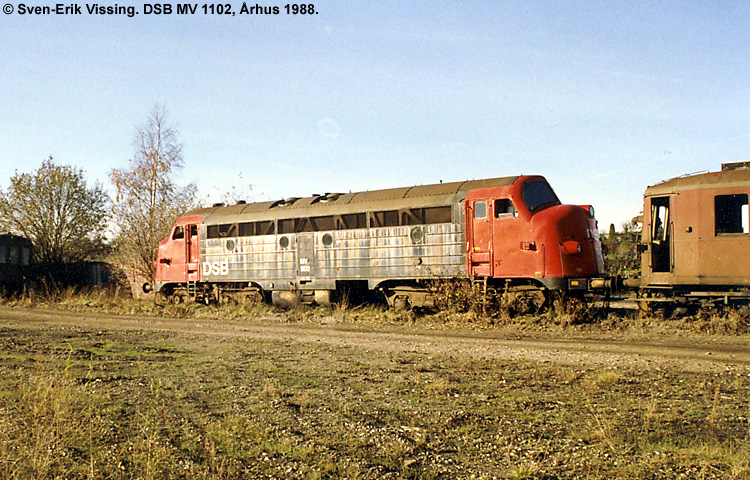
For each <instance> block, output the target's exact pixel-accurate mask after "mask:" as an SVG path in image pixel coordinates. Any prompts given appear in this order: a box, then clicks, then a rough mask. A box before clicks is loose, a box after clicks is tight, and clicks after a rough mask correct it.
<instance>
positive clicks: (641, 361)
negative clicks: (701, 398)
mask: <svg viewBox="0 0 750 480" xmlns="http://www.w3.org/2000/svg"><path fill="white" fill-rule="evenodd" d="M0 325H2V326H3V327H11V328H22V329H44V328H46V327H50V328H53V327H61V326H63V327H64V326H67V327H78V328H86V329H98V330H143V331H152V332H172V333H175V334H182V335H188V334H189V335H200V336H205V337H235V338H244V339H258V340H274V341H293V342H300V343H313V344H315V343H322V344H327V345H332V346H338V347H356V348H363V349H368V350H373V351H381V352H414V353H420V354H424V355H436V354H441V355H447V354H449V355H457V356H461V357H467V358H474V359H482V358H495V359H508V360H514V359H522V360H531V361H540V362H552V363H560V364H567V365H581V366H595V367H596V366H620V367H646V366H649V365H650V366H671V367H678V368H680V369H682V370H684V371H689V372H720V371H725V370H727V369H732V370H734V369H738V370H748V371H750V337H747V336H722V335H685V334H679V335H677V334H675V335H672V336H668V335H665V334H659V336H658V338H647V337H646V336H645V335H644V334H640V333H636V334H633V333H630V334H616V333H612V334H606V335H604V334H599V333H585V332H574V331H565V332H549V331H519V330H517V329H514V328H505V329H503V328H499V329H490V330H487V329H485V330H473V329H468V328H466V329H457V328H450V329H444V328H441V329H435V328H428V329H425V328H424V327H422V326H408V325H407V326H394V325H385V326H384V325H372V324H365V325H354V324H343V323H338V322H336V321H334V320H330V321H329V320H328V319H323V320H322V321H321V322H320V323H317V324H314V323H285V322H284V319H283V315H279V316H276V317H269V318H256V319H248V320H242V321H221V322H217V321H213V320H195V319H178V318H160V317H133V316H108V315H103V314H96V313H93V314H92V313H79V312H67V311H58V310H51V311H50V310H48V311H44V310H24V309H15V308H5V307H0Z"/></svg>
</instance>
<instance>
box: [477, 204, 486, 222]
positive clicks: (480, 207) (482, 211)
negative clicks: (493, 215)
mask: <svg viewBox="0 0 750 480" xmlns="http://www.w3.org/2000/svg"><path fill="white" fill-rule="evenodd" d="M474 218H487V202H474Z"/></svg>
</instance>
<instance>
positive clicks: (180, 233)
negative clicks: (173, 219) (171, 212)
mask: <svg viewBox="0 0 750 480" xmlns="http://www.w3.org/2000/svg"><path fill="white" fill-rule="evenodd" d="M182 238H185V229H183V228H182V225H178V226H176V227H175V228H174V233H173V234H172V240H179V239H182Z"/></svg>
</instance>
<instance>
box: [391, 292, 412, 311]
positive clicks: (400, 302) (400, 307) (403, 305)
mask: <svg viewBox="0 0 750 480" xmlns="http://www.w3.org/2000/svg"><path fill="white" fill-rule="evenodd" d="M409 307H410V304H409V297H407V296H405V295H399V296H397V297H396V298H394V299H393V309H394V310H396V311H399V312H403V311H406V310H409Z"/></svg>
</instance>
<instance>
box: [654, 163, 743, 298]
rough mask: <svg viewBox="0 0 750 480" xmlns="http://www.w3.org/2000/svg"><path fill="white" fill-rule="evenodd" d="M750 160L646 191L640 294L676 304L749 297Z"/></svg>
mask: <svg viewBox="0 0 750 480" xmlns="http://www.w3.org/2000/svg"><path fill="white" fill-rule="evenodd" d="M748 195H750V168H748V165H747V164H744V163H743V164H725V165H723V166H722V171H720V172H710V173H701V174H693V175H687V176H683V177H678V178H674V179H671V180H667V181H665V182H662V183H659V184H657V185H654V186H650V187H648V188H647V189H646V192H645V194H644V207H643V208H644V210H643V212H644V213H643V232H642V240H641V242H642V248H643V254H642V257H641V269H642V275H641V280H640V286H641V289H640V298H639V301H640V303H641V305H643V306H649V307H650V308H658V307H660V306H661V307H664V308H672V307H677V308H680V309H684V308H689V307H706V306H710V305H716V304H737V305H740V306H742V305H745V306H746V305H747V304H748V301H750V218H749V217H748Z"/></svg>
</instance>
